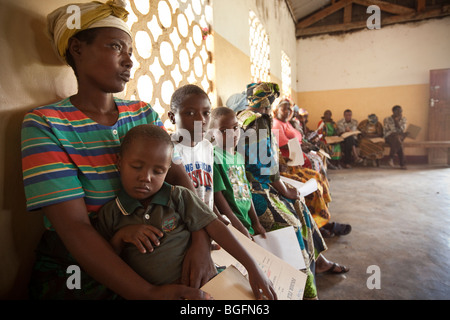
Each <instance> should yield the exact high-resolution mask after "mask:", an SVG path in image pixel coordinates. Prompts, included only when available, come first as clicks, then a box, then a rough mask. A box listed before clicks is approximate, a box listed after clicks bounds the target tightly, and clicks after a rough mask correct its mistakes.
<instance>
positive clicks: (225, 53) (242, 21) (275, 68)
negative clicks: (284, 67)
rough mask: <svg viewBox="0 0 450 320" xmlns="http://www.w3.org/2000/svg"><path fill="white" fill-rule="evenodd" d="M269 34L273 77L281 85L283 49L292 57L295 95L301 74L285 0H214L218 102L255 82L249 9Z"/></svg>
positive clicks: (292, 26) (221, 102)
mask: <svg viewBox="0 0 450 320" xmlns="http://www.w3.org/2000/svg"><path fill="white" fill-rule="evenodd" d="M250 10H252V11H253V12H255V13H256V15H257V16H258V19H259V20H260V22H261V23H262V24H263V26H264V28H265V30H266V33H267V34H268V36H269V44H270V72H271V81H273V82H277V83H278V84H279V85H280V87H281V51H284V52H285V53H286V54H287V55H288V56H289V58H290V60H291V68H292V83H293V96H294V97H295V95H296V92H295V87H294V86H295V84H296V83H295V80H296V78H297V62H296V60H297V58H296V51H297V47H296V38H295V25H294V21H293V20H292V17H291V15H290V13H289V10H288V8H287V6H286V3H285V1H284V0H270V1H267V0H214V1H213V12H214V37H215V43H214V49H215V67H216V88H217V96H218V100H219V101H218V104H222V105H225V103H226V101H227V99H228V97H229V96H231V95H232V94H234V93H238V92H242V91H244V90H245V88H246V85H247V84H249V83H250V82H251V73H250V44H249V29H250V27H249V11H250Z"/></svg>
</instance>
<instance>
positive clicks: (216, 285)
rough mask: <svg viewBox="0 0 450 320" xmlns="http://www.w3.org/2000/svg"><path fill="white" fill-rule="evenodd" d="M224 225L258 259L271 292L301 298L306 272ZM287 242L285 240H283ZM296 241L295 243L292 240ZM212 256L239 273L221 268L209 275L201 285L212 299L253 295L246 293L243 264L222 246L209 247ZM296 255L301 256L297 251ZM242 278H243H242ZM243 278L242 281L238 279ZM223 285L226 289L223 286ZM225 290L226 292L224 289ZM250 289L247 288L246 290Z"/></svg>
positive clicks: (246, 281)
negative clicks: (273, 290)
mask: <svg viewBox="0 0 450 320" xmlns="http://www.w3.org/2000/svg"><path fill="white" fill-rule="evenodd" d="M228 228H229V229H230V231H231V232H232V233H233V235H234V236H235V237H236V238H237V239H238V241H239V243H240V244H241V245H242V246H243V247H244V248H245V249H246V250H247V252H249V253H250V254H251V256H252V257H253V259H255V261H256V262H257V263H258V265H259V267H260V268H261V269H262V271H263V272H264V273H265V274H266V275H267V277H268V278H269V279H270V281H272V284H273V287H274V289H275V292H276V293H277V296H278V299H279V300H302V299H303V292H304V290H305V285H306V279H307V276H306V274H305V273H304V272H302V271H300V270H298V269H296V268H294V267H293V266H292V265H290V264H289V263H288V262H286V261H284V260H282V259H280V258H279V257H277V256H276V255H275V254H273V253H271V252H270V251H268V250H266V249H264V248H263V247H261V246H260V245H258V244H257V243H255V242H253V241H252V240H251V239H249V238H247V237H246V236H244V235H243V234H242V233H241V232H239V231H238V230H237V229H235V228H234V227H233V226H231V225H229V226H228ZM287 245H289V244H287ZM296 245H297V246H299V244H298V241H297V240H296ZM211 256H212V259H213V261H214V263H215V264H217V265H219V266H226V267H227V269H229V268H230V266H233V267H234V268H236V269H237V270H239V272H240V273H241V274H242V276H241V275H239V274H236V272H235V270H228V272H226V271H227V269H225V271H222V272H221V273H220V274H219V275H217V276H216V277H214V278H213V279H211V280H210V281H209V282H208V283H207V284H206V285H205V286H204V287H202V288H201V289H202V290H203V291H205V292H207V293H209V294H211V295H212V296H213V298H214V299H215V300H228V299H229V297H233V298H232V300H246V299H255V298H254V296H253V293H252V294H251V295H250V296H249V286H250V285H249V284H248V279H247V277H246V276H247V272H246V270H245V268H244V267H243V266H242V265H241V264H240V263H239V261H237V260H236V259H235V258H234V257H233V256H231V255H230V254H229V253H228V252H226V251H225V250H224V249H220V250H213V251H212V252H211ZM300 256H301V257H303V256H302V255H301V253H300ZM244 279H245V280H244ZM242 282H244V283H242ZM222 285H225V286H226V288H227V290H224V287H222ZM225 291H227V292H225ZM250 292H251V291H250Z"/></svg>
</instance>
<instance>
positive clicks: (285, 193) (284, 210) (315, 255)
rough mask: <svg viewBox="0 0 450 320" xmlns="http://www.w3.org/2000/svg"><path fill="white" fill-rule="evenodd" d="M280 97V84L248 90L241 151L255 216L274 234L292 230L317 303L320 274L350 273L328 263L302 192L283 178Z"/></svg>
mask: <svg viewBox="0 0 450 320" xmlns="http://www.w3.org/2000/svg"><path fill="white" fill-rule="evenodd" d="M278 96H279V87H278V85H277V84H275V83H267V82H263V83H258V84H256V83H253V84H250V85H248V86H247V99H248V106H247V108H246V109H244V110H241V111H239V112H238V113H237V119H238V122H239V125H240V126H241V128H242V129H243V133H242V135H241V138H240V141H239V143H238V146H237V151H238V152H240V153H242V154H243V155H244V158H245V163H246V174H247V178H248V180H249V182H250V186H251V193H252V199H253V203H254V206H255V211H256V213H257V215H258V218H259V219H260V222H261V224H262V226H263V227H264V228H265V229H266V230H267V231H270V230H275V229H278V228H283V227H287V226H293V227H294V229H295V231H296V234H297V238H298V241H299V245H300V248H301V249H302V253H303V258H304V260H305V263H306V266H307V270H306V272H307V274H308V281H307V286H306V289H305V298H306V299H315V298H317V289H316V286H315V277H314V274H315V273H322V272H332V273H342V272H347V271H348V268H347V267H345V266H341V265H339V264H337V263H333V262H331V261H328V260H327V259H325V257H324V256H323V255H322V253H323V252H324V251H325V250H326V249H327V246H326V244H325V241H324V239H323V237H322V235H321V233H320V231H319V228H318V227H317V225H316V223H315V221H314V219H313V217H312V216H311V213H310V212H309V210H308V207H307V206H306V205H305V204H304V203H303V202H302V201H299V200H300V195H299V192H298V191H297V189H295V188H294V187H292V186H290V185H287V184H284V182H283V181H282V180H281V179H280V173H279V163H278V146H277V144H276V139H275V138H274V136H273V132H272V118H271V115H270V112H271V106H272V103H273V101H274V100H275V98H276V97H278Z"/></svg>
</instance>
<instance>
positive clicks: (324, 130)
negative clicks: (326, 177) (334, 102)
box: [317, 110, 342, 169]
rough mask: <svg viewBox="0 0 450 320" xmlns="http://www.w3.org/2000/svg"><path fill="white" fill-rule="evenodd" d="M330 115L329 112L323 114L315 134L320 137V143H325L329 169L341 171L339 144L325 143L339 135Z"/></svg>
mask: <svg viewBox="0 0 450 320" xmlns="http://www.w3.org/2000/svg"><path fill="white" fill-rule="evenodd" d="M331 116H332V113H331V111H330V110H326V111H325V112H324V113H323V117H322V120H320V121H319V123H318V125H317V129H318V130H317V132H318V133H319V134H321V135H322V138H321V141H322V142H323V143H325V144H326V145H327V146H328V148H329V150H330V157H331V159H330V162H331V163H330V164H331V166H329V168H330V169H336V168H337V169H341V168H342V167H341V165H340V164H339V162H340V160H341V158H342V150H341V144H340V143H339V142H337V143H330V142H328V141H327V137H337V136H338V135H339V130H338V127H337V124H336V122H335V121H334V120H333V119H332V117H331Z"/></svg>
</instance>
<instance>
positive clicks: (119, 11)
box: [47, 0, 132, 62]
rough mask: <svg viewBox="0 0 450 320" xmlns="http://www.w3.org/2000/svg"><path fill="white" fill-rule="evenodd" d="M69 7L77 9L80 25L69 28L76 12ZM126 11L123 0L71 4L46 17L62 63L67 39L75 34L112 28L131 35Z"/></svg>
mask: <svg viewBox="0 0 450 320" xmlns="http://www.w3.org/2000/svg"><path fill="white" fill-rule="evenodd" d="M69 6H75V8H79V13H80V25H79V27H80V28H79V29H78V28H76V27H75V28H71V27H72V26H71V25H70V21H73V20H74V15H76V14H77V11H73V10H72V8H74V7H72V8H69ZM127 17H128V11H127V10H126V9H125V2H124V1H123V0H108V1H107V2H106V3H102V2H99V1H92V2H88V3H73V4H68V5H65V6H63V7H60V8H58V9H56V10H55V11H53V12H52V13H50V14H49V15H48V16H47V32H48V35H49V37H50V40H51V41H52V44H53V47H54V49H55V51H56V53H57V54H58V57H60V58H61V59H62V60H63V61H64V62H66V51H67V48H68V46H69V39H70V38H71V37H73V36H74V35H75V34H76V33H78V32H80V31H83V30H87V29H93V28H101V27H113V28H118V29H121V30H123V31H125V32H126V33H128V34H129V35H130V37H131V36H132V35H131V31H130V29H129V28H128V26H127V24H126V21H127Z"/></svg>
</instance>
